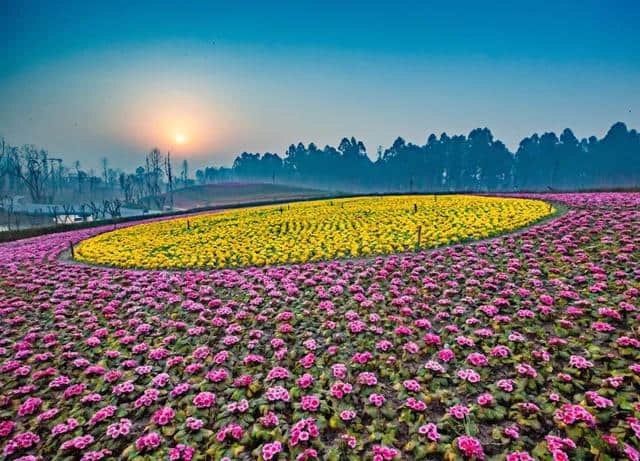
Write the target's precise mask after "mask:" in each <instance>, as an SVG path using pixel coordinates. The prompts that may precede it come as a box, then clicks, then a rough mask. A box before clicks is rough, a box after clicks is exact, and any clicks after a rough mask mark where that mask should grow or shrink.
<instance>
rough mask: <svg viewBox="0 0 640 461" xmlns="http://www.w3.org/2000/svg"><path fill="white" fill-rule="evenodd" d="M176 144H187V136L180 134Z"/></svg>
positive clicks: (177, 136)
mask: <svg viewBox="0 0 640 461" xmlns="http://www.w3.org/2000/svg"><path fill="white" fill-rule="evenodd" d="M176 142H177V143H178V144H184V143H185V142H187V138H186V136H185V135H183V134H181V133H178V134H177V135H176Z"/></svg>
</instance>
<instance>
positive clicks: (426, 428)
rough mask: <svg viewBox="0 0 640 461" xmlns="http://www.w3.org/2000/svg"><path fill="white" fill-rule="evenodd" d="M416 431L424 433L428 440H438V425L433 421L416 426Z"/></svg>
mask: <svg viewBox="0 0 640 461" xmlns="http://www.w3.org/2000/svg"><path fill="white" fill-rule="evenodd" d="M418 433H419V434H421V435H426V436H427V438H428V439H429V440H431V441H432V442H437V441H438V440H440V434H438V427H437V426H436V425H435V424H433V423H427V424H425V425H423V426H420V427H419V428H418Z"/></svg>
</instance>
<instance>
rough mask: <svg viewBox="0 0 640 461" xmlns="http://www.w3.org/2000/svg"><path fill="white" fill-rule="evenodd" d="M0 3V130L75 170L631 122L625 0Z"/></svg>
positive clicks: (635, 22)
mask: <svg viewBox="0 0 640 461" xmlns="http://www.w3.org/2000/svg"><path fill="white" fill-rule="evenodd" d="M0 2H1V3H0V5H1V6H0V8H1V9H0V14H1V15H2V18H3V21H2V22H3V27H2V28H0V40H1V43H2V44H3V46H2V47H0V135H2V136H4V137H5V138H6V140H7V141H8V142H9V143H11V144H14V145H21V144H36V145H38V146H41V147H44V148H46V149H48V151H49V152H50V154H51V155H53V156H57V157H62V158H63V159H64V160H65V162H67V163H73V162H74V161H76V160H79V161H80V162H81V165H82V166H83V167H84V168H96V169H98V167H99V165H100V159H101V158H102V157H107V158H108V159H109V163H110V165H111V166H112V167H120V168H123V169H125V170H130V169H132V168H134V167H135V166H136V165H139V164H142V162H143V159H144V156H145V154H146V153H147V152H148V151H149V150H150V149H151V148H153V147H155V146H157V147H158V148H160V149H161V150H162V151H163V152H164V151H167V150H170V151H171V152H172V155H173V157H174V158H176V159H177V160H180V159H182V158H187V159H189V161H190V163H191V165H192V167H193V168H197V167H202V166H203V165H216V166H220V165H226V166H229V165H231V163H232V161H233V158H234V157H235V156H236V155H237V154H238V153H241V152H243V151H250V152H267V151H268V152H276V153H281V154H282V153H283V152H284V151H285V149H286V148H287V146H288V145H290V144H292V143H297V142H299V141H301V142H303V143H305V144H307V143H309V142H314V143H316V144H317V145H319V146H321V147H322V146H324V145H325V144H330V145H337V144H338V143H339V141H340V139H341V138H342V137H344V136H349V137H350V136H355V137H356V138H358V139H360V140H362V141H363V142H364V143H365V145H366V146H367V150H368V152H369V154H370V155H371V156H372V157H373V156H375V153H376V149H377V147H378V146H379V145H382V146H385V147H386V146H389V145H390V144H391V143H392V142H393V141H394V139H395V138H396V137H398V136H402V137H403V138H405V139H406V140H407V141H411V142H414V143H417V144H424V143H425V141H426V139H427V137H428V135H429V134H430V133H436V134H438V135H439V134H440V133H441V132H447V133H448V134H450V135H451V134H460V133H462V134H467V133H468V132H469V131H470V130H471V129H473V128H476V127H485V126H486V127H489V128H490V129H491V130H492V132H493V134H494V136H495V137H496V138H498V139H501V140H502V141H504V142H505V143H506V144H507V146H508V147H509V148H510V149H512V150H515V149H517V145H518V143H519V141H520V140H521V139H522V138H523V137H525V136H529V135H531V134H532V133H534V132H538V133H542V132H545V131H555V132H556V133H559V132H560V131H561V130H562V129H564V128H565V127H570V128H571V129H572V130H573V131H574V133H575V134H576V136H577V137H579V138H580V137H588V136H591V135H596V136H599V137H600V136H602V135H603V134H604V133H605V132H606V131H607V129H608V128H609V127H610V126H611V125H612V124H613V123H614V122H616V121H623V122H625V123H627V125H628V126H629V127H631V128H640V33H639V32H638V31H639V30H640V2H638V1H622V0H621V1H615V0H612V1H604V0H601V1H591V0H580V1H575V2H567V1H562V0H559V1H554V2H543V1H527V2H525V1H517V0H514V1H510V2H505V1H491V0H488V1H482V2H477V1H462V0H459V1H455V2H452V1H441V2H434V1H426V0H423V1H399V0H397V1H394V2H379V3H378V2H375V1H372V0H369V1H366V2H361V1H349V2H345V1H332V0H325V1H317V2H310V1H304V0H297V1H292V2H287V1H278V2H269V1H265V0H262V1H255V2H249V1H233V2H216V1H175V2H174V1H161V0H156V1H154V2H148V3H146V2H143V1H136V2H131V1H121V0H111V1H109V2H104V1H95V2H94V1H91V0H84V1H81V2H80V1H73V2H71V1H64V0H59V1H56V2H53V1H48V2H45V1H33V0H20V1H13V0H0ZM177 138H179V141H181V142H178V141H177Z"/></svg>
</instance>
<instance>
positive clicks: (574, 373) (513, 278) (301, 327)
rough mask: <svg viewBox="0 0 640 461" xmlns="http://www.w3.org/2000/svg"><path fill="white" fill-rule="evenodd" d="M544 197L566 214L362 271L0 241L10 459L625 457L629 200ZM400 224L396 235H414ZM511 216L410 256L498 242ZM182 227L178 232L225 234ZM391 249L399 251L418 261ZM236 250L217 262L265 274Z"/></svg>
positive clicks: (637, 257)
mask: <svg viewBox="0 0 640 461" xmlns="http://www.w3.org/2000/svg"><path fill="white" fill-rule="evenodd" d="M530 198H533V199H535V198H540V197H535V196H531V197H530ZM543 198H545V199H550V200H553V201H557V202H562V203H564V204H565V205H566V207H567V208H568V211H567V212H566V213H565V214H563V215H562V216H559V217H557V218H555V219H551V220H549V221H546V222H544V223H541V224H538V225H535V226H532V227H530V228H528V229H525V230H523V231H522V232H520V233H515V234H511V235H505V236H502V237H497V238H495V239H492V240H487V241H483V242H477V243H469V244H458V245H452V246H447V247H444V248H436V249H433V250H428V251H427V250H423V251H419V252H410V253H403V254H394V255H386V256H374V257H370V258H360V259H357V260H349V259H344V260H339V261H322V262H306V263H302V264H289V265H285V266H271V267H248V268H241V269H223V270H213V269H212V270H195V269H194V270H189V271H162V270H131V269H124V268H103V267H95V266H88V265H79V264H75V263H72V262H68V261H63V260H59V259H57V256H58V255H59V254H60V253H62V252H63V251H65V250H66V248H67V246H68V243H69V241H74V242H76V243H77V242H79V241H81V240H84V239H87V238H89V237H92V236H95V235H98V234H99V233H100V232H103V231H105V230H106V229H101V228H94V229H88V230H81V231H74V232H68V233H65V234H55V235H48V236H42V237H37V238H34V239H29V240H24V241H19V242H14V243H12V244H6V245H2V246H0V328H1V330H0V449H1V450H2V452H3V456H4V457H5V458H7V459H21V460H25V461H26V460H51V459H60V460H66V459H68V460H79V459H81V460H85V461H89V460H99V459H139V460H151V459H154V460H155V459H169V460H191V459H193V460H205V459H215V460H223V459H224V460H252V459H258V460H290V459H291V460H294V459H295V460H312V459H326V460H360V459H364V460H369V461H371V460H375V461H383V460H401V459H402V460H406V459H447V460H457V459H461V460H463V459H480V460H482V459H487V460H489V459H496V460H503V459H507V460H509V461H519V460H522V461H524V460H531V459H543V460H552V459H553V460H568V459H585V460H586V459H599V460H617V459H630V460H638V459H640V306H639V298H640V251H639V248H640V194H615V193H612V194H567V195H553V196H549V195H545V196H544V197H543ZM425 200H427V201H428V200H433V197H430V198H427V199H425ZM438 200H439V201H440V200H441V199H440V198H438ZM465 200H467V199H466V198H465ZM468 200H472V199H471V198H469V199H468ZM479 200H480V199H479ZM482 200H487V203H491V204H493V203H494V202H493V201H492V200H489V199H482ZM495 203H508V204H527V205H526V206H527V207H529V206H531V207H534V208H533V209H531V208H528V210H529V211H527V212H526V213H525V216H522V215H521V214H518V215H514V216H513V220H514V221H512V222H519V224H518V226H521V225H524V224H526V222H527V220H529V221H528V222H531V220H536V219H537V218H539V217H540V215H536V214H535V213H534V211H535V210H536V209H538V208H536V207H539V205H537V204H538V203H542V204H543V205H544V206H543V207H542V209H539V212H540V213H543V214H544V213H547V212H548V209H549V206H548V205H547V204H546V203H543V202H539V201H535V200H533V201H523V202H520V201H513V200H507V199H501V200H497V199H496V200H495ZM529 204H531V205H529ZM327 206H333V207H334V208H336V209H338V208H340V209H342V207H341V206H340V205H339V203H335V202H334V204H333V205H327ZM344 206H345V210H348V207H349V206H350V205H349V204H348V203H346V204H345V205H344ZM423 206H424V207H427V204H426V203H424V204H422V203H421V204H419V210H418V214H419V213H432V212H433V211H426V210H424V211H423V210H422V209H420V208H421V207H423ZM487 206H488V207H489V208H487V210H489V211H487V213H488V214H489V215H490V216H494V217H496V215H494V214H492V213H493V212H492V211H491V210H495V208H493V205H487ZM509 206H511V205H509ZM523 206H525V205H523ZM498 207H499V208H500V205H498ZM302 208H304V207H303V206H302V205H301V209H300V210H295V212H296V213H297V214H298V215H304V211H303V210H302ZM459 208H460V207H458V209H459ZM291 211H294V207H293V206H292V207H291ZM288 212H289V210H286V211H283V214H284V213H288ZM386 212H387V211H384V210H379V213H382V215H384V213H386ZM514 212H515V210H514V209H513V208H510V209H503V211H502V213H506V215H509V214H512V213H514ZM251 213H255V215H254V218H252V219H256V220H258V219H265V220H266V219H271V218H270V217H271V215H273V214H274V213H277V214H278V215H279V214H280V212H279V211H276V210H257V211H255V212H253V211H252V212H251ZM309 213H311V212H309ZM412 213H413V210H409V212H405V213H404V215H403V220H404V221H405V222H406V224H403V226H404V227H402V228H400V227H399V228H398V229H397V233H398V235H400V236H402V231H401V229H410V230H411V232H409V234H411V235H412V234H413V229H412V227H411V226H412V225H415V221H413V220H412V218H411V216H412ZM350 214H351V215H352V214H353V213H350ZM276 216H277V215H276ZM478 216H479V215H478ZM484 216H485V217H486V215H484ZM504 216H505V215H504V214H503V215H502V217H501V218H498V217H496V218H495V219H491V220H490V225H489V226H488V227H486V228H480V227H474V226H473V222H474V220H473V219H470V221H468V222H466V223H465V225H464V226H463V225H462V224H460V225H459V227H458V229H456V233H454V234H451V235H450V236H449V237H448V240H444V241H442V242H441V241H440V240H439V239H440V238H444V237H443V236H438V237H435V236H430V237H429V239H430V240H425V245H427V241H428V242H429V245H435V244H441V243H446V242H455V240H454V238H453V237H455V238H457V239H460V240H463V239H465V238H467V237H478V236H485V235H493V234H494V233H495V232H498V231H504V230H508V229H507V228H505V227H501V226H504V225H505V223H504V220H503V218H504ZM431 217H432V218H434V219H436V218H435V217H434V216H433V215H431ZM189 219H190V230H191V232H196V231H197V230H198V229H199V228H200V227H199V226H202V227H203V228H206V229H215V228H216V227H217V226H216V225H215V224H214V223H216V222H217V223H218V225H220V226H222V227H224V225H226V224H223V222H224V220H225V219H226V218H225V217H224V215H217V216H215V217H214V216H198V217H195V216H194V217H192V218H189ZM238 219H240V218H238ZM242 219H243V221H242V222H243V223H244V224H246V223H248V222H250V219H249V218H248V217H244V218H242ZM308 219H311V218H308ZM376 219H378V218H376ZM477 219H485V218H484V217H478V218H477ZM520 219H522V220H523V221H522V222H520V221H518V220H520ZM461 220H462V218H461ZM209 221H211V222H209ZM381 221H383V220H381ZM288 222H289V223H290V224H289V225H292V224H291V223H294V222H303V221H301V220H298V221H288ZM305 222H308V221H305ZM338 222H342V221H336V222H331V224H330V225H331V226H335V225H338V224H336V223H338ZM412 222H413V223H414V224H411V223H412ZM184 224H185V220H175V221H167V222H164V221H158V222H156V223H154V224H149V225H147V224H145V225H144V226H136V227H131V228H128V229H123V230H120V231H117V232H116V233H106V234H100V235H104V237H98V240H89V241H87V243H85V244H83V245H80V246H79V249H81V254H82V255H83V258H86V259H89V258H90V256H89V255H93V256H91V259H93V257H94V256H96V253H92V252H90V251H89V249H90V247H89V245H90V243H91V242H96V241H100V240H99V239H101V238H105V239H107V240H106V241H107V242H109V241H110V239H112V238H113V239H115V237H114V236H115V235H122V237H123V240H122V241H119V242H118V241H117V240H113V241H112V243H113V245H121V249H122V251H123V253H124V252H125V251H129V250H130V249H129V248H128V247H127V246H126V238H131V237H132V236H135V235H136V233H140V232H149V233H150V234H153V233H154V232H157V231H158V230H159V229H163V231H166V232H168V233H170V230H171V229H174V230H175V233H176V234H175V238H181V237H182V236H184V235H185V232H184V227H185V226H184ZM229 225H232V224H229ZM236 225H237V224H236ZM467 225H469V226H470V229H472V231H470V232H471V233H469V234H466V235H465V234H461V233H460V232H461V228H462V227H465V226H467ZM164 226H167V227H166V228H165V227H164ZM257 227H258V228H260V226H257ZM263 227H264V226H263ZM351 229H352V230H347V229H345V232H346V233H351V234H349V235H360V234H359V233H358V232H360V231H356V230H354V229H353V228H351ZM129 232H130V233H132V234H131V235H130V234H129ZM265 232H266V231H265ZM423 232H425V234H424V237H425V239H426V238H427V235H428V234H429V232H428V230H427V229H426V228H425V229H424V230H423ZM485 233H486V234H485ZM138 235H139V234H138ZM275 235H276V236H277V235H280V234H278V233H277V232H276V233H275ZM384 235H386V234H384ZM149 238H151V237H149ZM191 238H195V237H191ZM398 238H399V240H398V241H397V243H394V244H389V245H390V246H391V247H392V249H393V250H394V251H395V250H397V249H399V248H404V249H409V248H411V246H410V245H411V243H410V238H412V237H407V239H409V240H406V241H404V240H402V238H404V237H402V238H400V237H398ZM434 239H435V240H434ZM363 240H367V239H363ZM305 241H307V240H304V239H303V240H301V242H305ZM402 242H405V243H402ZM245 244H246V241H244V240H243V241H239V242H238V245H239V247H238V248H239V249H241V250H242V249H244V246H243V245H245ZM396 244H397V245H398V246H394V245H396ZM372 245H373V244H372ZM403 245H404V246H403ZM114 249H115V246H114ZM371 249H372V251H373V250H374V247H373V246H372V248H371ZM379 250H380V249H375V251H376V252H377V251H379ZM382 250H383V252H387V250H386V249H385V248H382ZM79 251H80V250H79ZM85 251H86V253H85ZM194 251H195V250H194ZM246 251H247V252H246V253H243V254H244V255H245V256H244V257H245V258H248V259H246V260H237V261H232V260H225V264H231V263H232V262H233V263H234V264H235V263H243V261H244V263H247V264H250V263H255V264H258V263H267V262H270V261H271V260H269V259H267V256H268V255H262V256H261V257H262V258H265V259H264V260H253V259H250V257H249V256H246V255H248V254H249V253H250V252H255V251H256V250H255V248H254V247H251V246H250V245H249V246H248V247H247V248H246ZM327 251H328V252H327V254H326V256H329V255H331V257H337V256H343V255H341V254H340V253H339V252H335V251H333V252H329V250H327ZM361 253H365V251H362V249H361V248H359V249H358V255H359V256H360V254H361ZM275 254H277V253H275ZM348 254H353V253H349V252H348V251H345V252H344V256H346V255H348ZM97 256H100V255H99V254H98V255H97ZM311 256H312V257H315V255H311ZM103 257H104V258H107V257H110V258H113V259H111V260H108V261H100V262H106V263H110V264H117V263H118V262H122V261H124V263H123V264H128V263H127V261H129V260H127V259H118V258H117V257H116V256H113V254H112V255H111V256H107V255H106V254H105V255H103ZM205 257H207V258H209V256H205ZM120 258H122V257H121V256H120ZM136 258H138V256H136ZM140 258H141V259H135V263H136V264H135V265H137V266H155V265H156V261H155V260H151V259H150V260H146V261H147V262H146V263H145V260H144V258H143V257H142V256H140ZM289 258H292V256H289ZM306 259H309V258H306ZM323 259H324V257H323ZM177 260H178V261H180V264H182V265H187V266H189V265H191V264H190V263H189V262H190V261H191V260H183V259H181V258H180V257H177ZM198 261H199V260H198V256H195V262H196V263H197V262H198ZM207 261H209V264H210V265H212V266H213V265H217V264H218V263H217V262H215V261H214V260H213V259H208V260H207ZM276 261H279V260H278V259H276ZM286 261H290V259H287V260H286ZM241 265H242V264H241ZM171 267H175V266H171Z"/></svg>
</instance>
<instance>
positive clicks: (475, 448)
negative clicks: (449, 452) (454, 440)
mask: <svg viewBox="0 0 640 461" xmlns="http://www.w3.org/2000/svg"><path fill="white" fill-rule="evenodd" d="M458 448H459V449H460V451H461V452H462V453H463V454H464V455H465V456H466V457H467V458H471V459H484V450H483V449H482V444H481V443H480V441H479V440H478V439H475V438H473V437H469V436H467V435H463V436H461V437H458Z"/></svg>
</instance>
